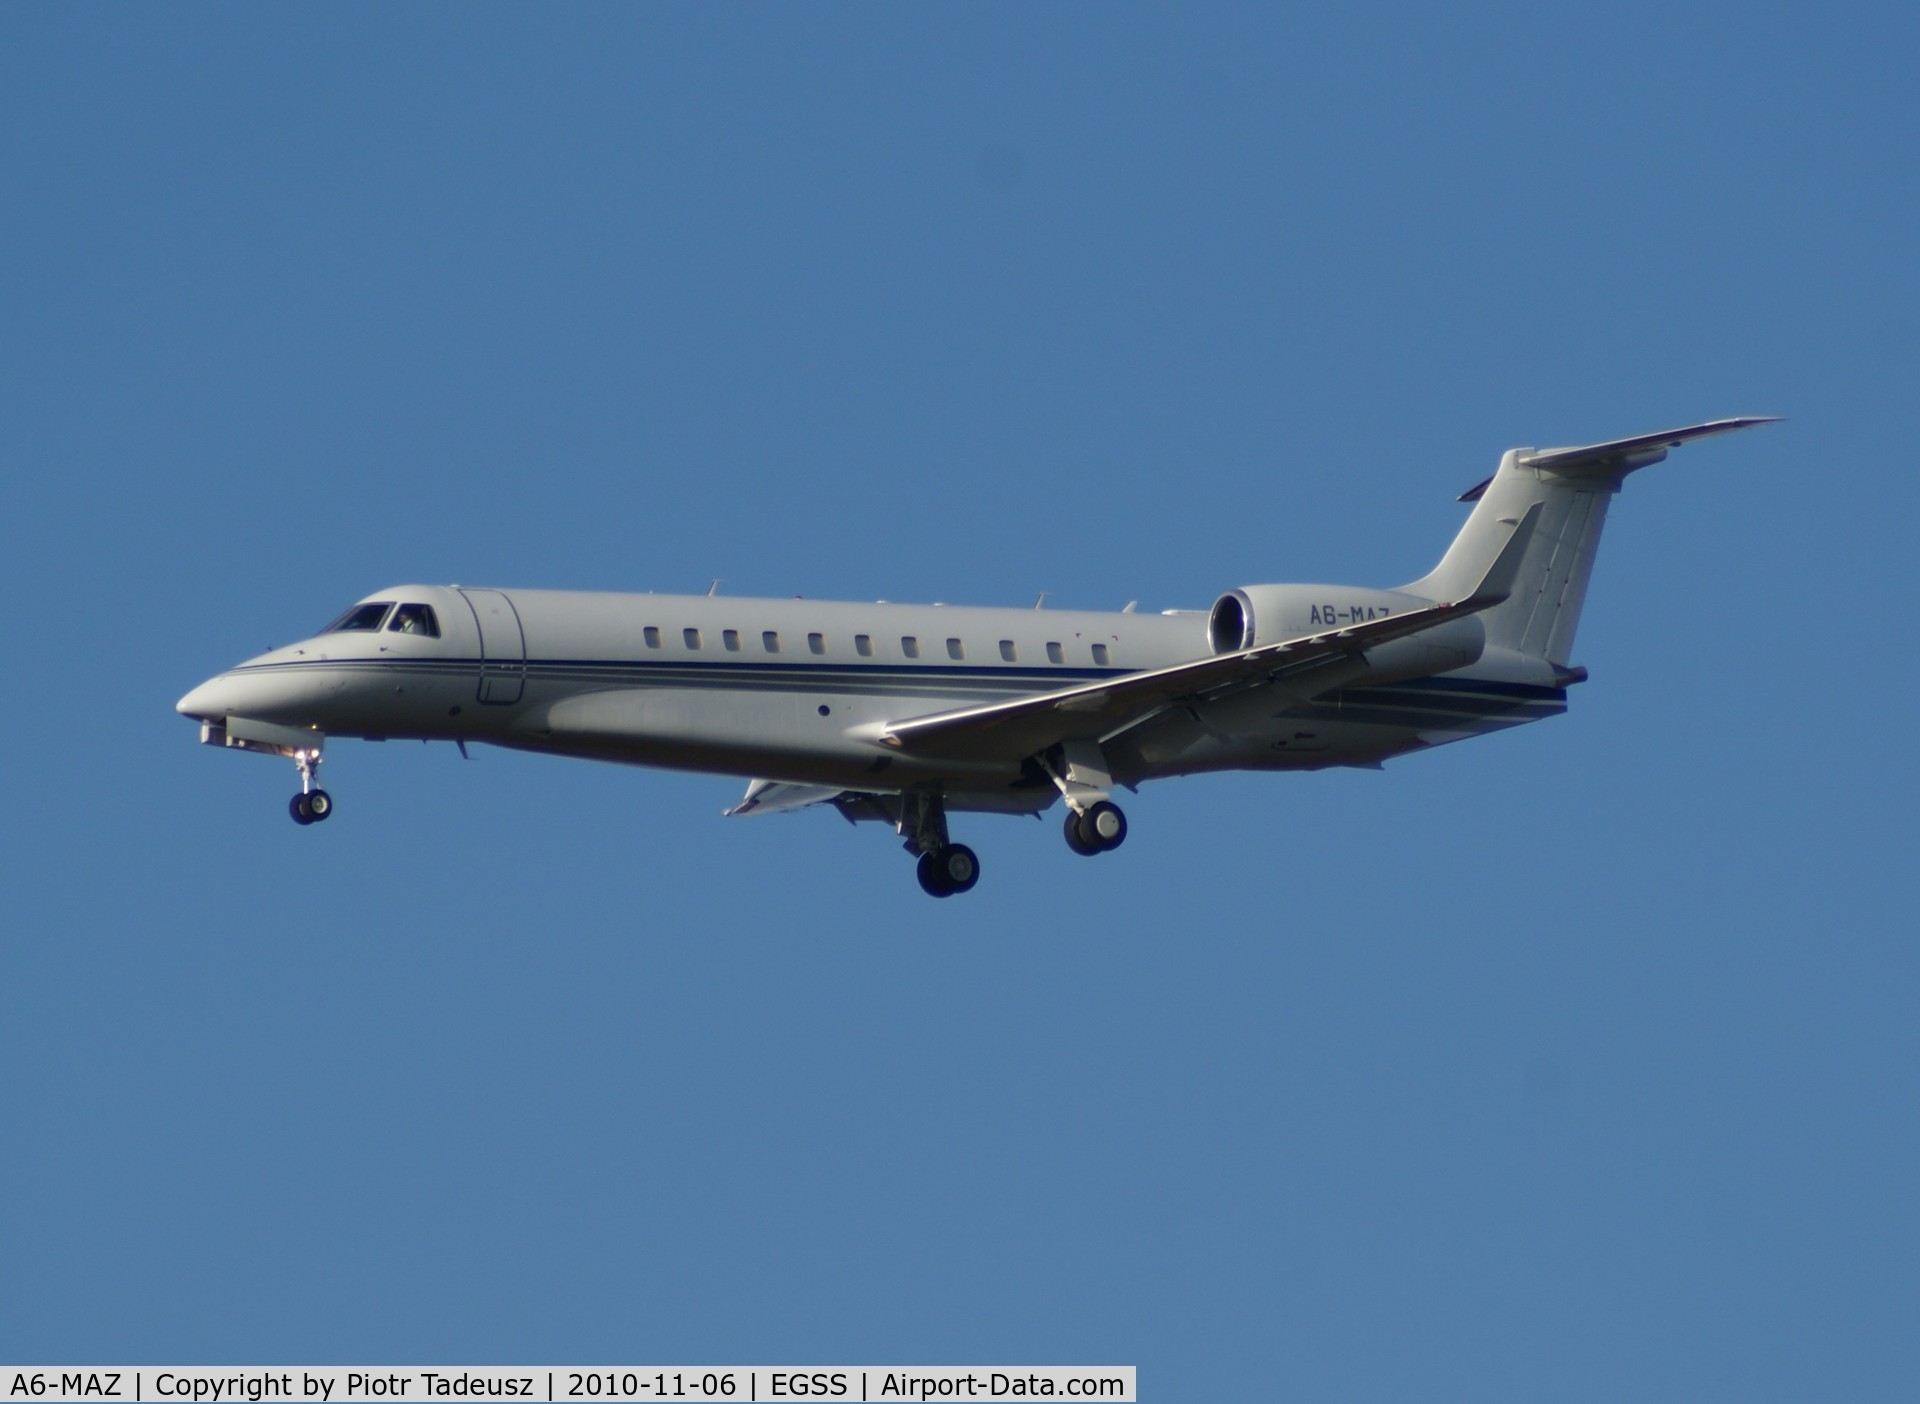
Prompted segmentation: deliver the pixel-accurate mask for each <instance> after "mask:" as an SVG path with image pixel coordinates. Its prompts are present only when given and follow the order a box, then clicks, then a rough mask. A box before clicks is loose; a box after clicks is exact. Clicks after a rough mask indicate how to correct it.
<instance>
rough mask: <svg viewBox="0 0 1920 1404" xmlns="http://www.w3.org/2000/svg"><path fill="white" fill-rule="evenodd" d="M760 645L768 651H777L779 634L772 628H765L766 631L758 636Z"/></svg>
mask: <svg viewBox="0 0 1920 1404" xmlns="http://www.w3.org/2000/svg"><path fill="white" fill-rule="evenodd" d="M760 647H762V648H764V649H765V650H766V651H767V652H768V653H778V652H779V651H780V635H779V634H777V633H775V632H774V631H773V630H772V629H769V630H767V632H766V633H764V634H762V635H761V636H760Z"/></svg>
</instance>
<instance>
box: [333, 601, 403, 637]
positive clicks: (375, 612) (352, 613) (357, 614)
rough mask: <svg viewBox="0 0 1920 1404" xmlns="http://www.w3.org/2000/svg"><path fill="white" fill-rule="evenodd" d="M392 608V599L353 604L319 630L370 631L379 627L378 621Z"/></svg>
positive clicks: (342, 631)
mask: <svg viewBox="0 0 1920 1404" xmlns="http://www.w3.org/2000/svg"><path fill="white" fill-rule="evenodd" d="M392 608H393V601H392V600H381V601H379V602H377V603H375V604H363V605H355V606H354V607H353V608H352V609H350V610H348V611H347V612H346V613H345V614H343V615H341V616H340V617H339V618H338V619H336V620H334V621H333V623H331V624H329V625H327V627H326V628H324V629H322V630H321V631H320V632H321V633H323V634H345V633H370V632H372V631H373V630H375V629H378V628H379V627H380V621H381V620H383V619H385V618H386V617H387V611H388V610H390V609H392Z"/></svg>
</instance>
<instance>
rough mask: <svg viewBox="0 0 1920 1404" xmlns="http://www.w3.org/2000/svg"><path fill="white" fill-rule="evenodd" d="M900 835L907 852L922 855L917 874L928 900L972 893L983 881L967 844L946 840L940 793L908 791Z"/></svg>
mask: <svg viewBox="0 0 1920 1404" xmlns="http://www.w3.org/2000/svg"><path fill="white" fill-rule="evenodd" d="M898 827H899V832H901V833H902V834H904V835H906V840H907V842H906V849H907V852H909V853H917V854H919V855H920V863H919V867H918V868H917V870H916V875H917V876H918V877H919V879H920V887H921V890H922V891H924V892H925V893H926V894H927V895H928V896H929V897H951V896H953V895H954V894H955V893H957V892H968V891H971V890H972V888H973V885H974V884H975V883H976V882H978V881H980V860H979V859H978V858H977V857H975V856H974V852H973V850H972V849H971V848H968V847H967V846H966V845H965V844H964V843H951V842H949V841H948V839H947V807H946V805H945V804H944V803H943V802H942V801H941V798H940V796H939V795H938V794H935V793H929V792H926V791H920V790H909V791H908V792H907V793H906V794H904V795H902V796H901V797H900V822H899V826H898Z"/></svg>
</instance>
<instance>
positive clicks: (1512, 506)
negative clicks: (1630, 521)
mask: <svg viewBox="0 0 1920 1404" xmlns="http://www.w3.org/2000/svg"><path fill="white" fill-rule="evenodd" d="M1774 422H1775V420H1774V419H1773V418H1771V417H1753V418H1746V419H1716V420H1712V421H1710V422H1708V423H1706V424H1691V425H1688V426H1687V427H1686V428H1684V429H1669V430H1667V431H1666V432H1665V433H1661V434H1643V435H1640V436H1639V437H1637V438H1632V439H1615V440H1613V441H1612V442H1610V443H1604V444H1588V445H1586V446H1585V447H1583V448H1556V449H1530V448H1519V449H1508V450H1507V452H1506V454H1505V455H1504V456H1502V458H1501V459H1500V467H1499V468H1498V469H1497V470H1496V471H1495V472H1494V475H1493V476H1492V477H1490V478H1488V479H1487V480H1486V481H1484V482H1482V483H1479V484H1476V485H1475V486H1474V487H1471V488H1469V489H1468V490H1467V491H1466V492H1464V493H1462V494H1461V495H1460V500H1461V501H1462V502H1471V503H1473V504H1474V507H1473V512H1472V513H1471V515H1469V516H1468V518H1467V522H1466V525H1465V526H1463V527H1462V528H1461V529H1460V534H1459V535H1458V536H1456V537H1455V538H1454V540H1453V545H1452V546H1450V547H1448V548H1447V554H1446V555H1445V556H1444V557H1442V558H1441V561H1440V564H1439V565H1437V566H1435V567H1434V568H1433V570H1432V572H1431V573H1429V574H1427V575H1425V576H1423V577H1422V578H1420V579H1419V580H1416V581H1414V582H1412V583H1411V584H1409V585H1405V586H1402V587H1401V588H1402V589H1404V590H1406V591H1407V592H1408V593H1410V594H1415V595H1423V596H1425V597H1427V598H1428V599H1436V600H1453V599H1459V598H1461V597H1462V595H1463V594H1465V593H1466V592H1469V591H1471V590H1472V589H1473V588H1474V586H1475V584H1476V582H1478V581H1479V580H1480V579H1481V577H1482V576H1483V574H1484V573H1485V572H1486V570H1487V567H1488V562H1490V561H1492V560H1494V559H1495V558H1496V557H1497V556H1498V554H1499V551H1500V548H1501V547H1502V546H1503V545H1504V544H1505V543H1506V541H1507V540H1508V537H1509V535H1510V533H1511V531H1512V528H1513V527H1514V526H1515V525H1516V524H1517V523H1519V522H1520V521H1521V520H1522V519H1523V518H1524V517H1525V516H1526V514H1527V512H1528V510H1529V509H1530V508H1532V507H1533V506H1534V505H1535V504H1538V505H1539V508H1540V513H1539V517H1538V519H1537V521H1536V522H1535V524H1534V530H1533V535H1532V538H1531V540H1529V542H1528V543H1527V546H1526V552H1525V555H1524V557H1523V558H1522V559H1521V561H1520V564H1519V567H1518V569H1517V571H1516V572H1515V575H1514V581H1513V588H1512V591H1511V593H1510V594H1509V595H1508V597H1507V598H1506V600H1505V601H1503V602H1502V603H1500V604H1498V605H1495V606H1494V607H1493V608H1491V609H1488V610H1486V611H1485V612H1484V613H1482V614H1481V616H1480V619H1481V622H1482V623H1483V625H1484V626H1485V628H1486V634H1487V647H1486V652H1485V655H1483V656H1484V657H1485V658H1486V660H1487V661H1488V662H1489V663H1492V664H1494V665H1495V666H1496V667H1498V666H1499V665H1500V664H1501V663H1502V662H1504V663H1507V664H1508V665H1510V666H1513V667H1516V668H1517V669H1518V670H1520V671H1523V672H1529V673H1541V672H1543V671H1547V670H1550V672H1551V674H1552V675H1554V676H1557V677H1561V678H1565V679H1570V678H1571V677H1572V676H1573V675H1574V672H1573V670H1572V669H1571V668H1570V667H1569V660H1570V658H1571V656H1572V652H1573V636H1574V631H1575V630H1576V629H1577V628H1578V627H1579V624H1580V607H1581V605H1582V604H1584V603H1585V601H1586V596H1587V581H1588V578H1589V577H1590V576H1591V575H1592V573H1593V558H1594V553H1595V551H1596V550H1597V549H1598V547H1599V545H1600V530H1601V528H1602V527H1604V526H1605V525H1606V520H1607V504H1608V502H1609V501H1610V500H1611V498H1612V497H1613V495H1614V494H1615V493H1616V492H1618V491H1619V490H1620V484H1621V483H1623V482H1624V481H1626V477H1627V474H1629V473H1631V472H1633V471H1634V470H1636V469H1639V468H1645V467H1647V466H1648V465H1650V464H1654V463H1658V462H1659V461H1660V460H1661V459H1663V458H1665V457H1666V456H1667V450H1668V449H1671V448H1677V447H1678V446H1679V445H1681V444H1684V443H1686V442H1687V441H1688V440H1689V439H1704V438H1706V437H1708V436H1709V435H1711V434H1725V433H1728V432H1730V431H1732V430H1735V429H1746V428H1749V427H1751V426H1753V425H1755V424H1771V423H1774ZM1542 664H1544V665H1546V669H1545V670H1543V669H1542V667H1541V665H1542Z"/></svg>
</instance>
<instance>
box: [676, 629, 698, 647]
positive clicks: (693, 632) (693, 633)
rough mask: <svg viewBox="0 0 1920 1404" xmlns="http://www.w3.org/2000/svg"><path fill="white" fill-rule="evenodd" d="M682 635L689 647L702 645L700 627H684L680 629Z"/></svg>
mask: <svg viewBox="0 0 1920 1404" xmlns="http://www.w3.org/2000/svg"><path fill="white" fill-rule="evenodd" d="M680 637H681V639H682V640H683V641H684V642H685V643H686V645H687V647H688V648H698V647H700V631H699V630H698V629H682V630H681V631H680Z"/></svg>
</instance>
